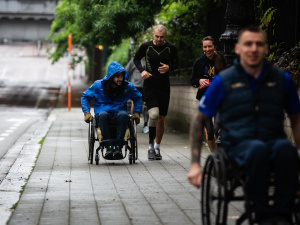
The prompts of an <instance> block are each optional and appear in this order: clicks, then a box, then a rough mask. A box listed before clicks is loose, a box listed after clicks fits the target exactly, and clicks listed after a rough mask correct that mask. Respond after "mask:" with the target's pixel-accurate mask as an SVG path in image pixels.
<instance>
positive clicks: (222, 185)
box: [201, 147, 300, 225]
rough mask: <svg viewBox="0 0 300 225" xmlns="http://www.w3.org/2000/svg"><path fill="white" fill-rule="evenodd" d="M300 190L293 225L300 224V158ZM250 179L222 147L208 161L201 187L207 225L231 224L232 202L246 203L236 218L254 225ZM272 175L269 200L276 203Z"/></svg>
mask: <svg viewBox="0 0 300 225" xmlns="http://www.w3.org/2000/svg"><path fill="white" fill-rule="evenodd" d="M295 179H297V181H298V189H297V193H296V196H295V201H294V206H295V207H294V212H293V223H294V224H295V225H299V224H300V159H299V163H298V174H297V178H296V177H295ZM246 180H247V179H246V178H245V176H244V174H243V171H242V170H241V169H239V168H238V167H237V165H236V163H235V161H234V160H233V159H230V158H229V157H228V156H227V154H226V153H225V152H224V150H223V149H222V148H220V147H218V148H217V149H216V150H215V151H214V152H213V153H212V154H210V155H209V156H208V158H207V159H206V162H205V166H204V169H203V176H202V188H201V216H202V224H203V225H226V224H227V223H228V221H227V219H228V210H229V206H228V205H229V203H230V202H234V201H241V202H244V212H243V213H242V214H241V215H240V216H239V217H237V218H236V221H235V224H236V225H240V224H242V223H244V222H245V221H246V220H248V224H249V225H253V224H254V213H253V212H251V210H250V209H251V202H250V200H249V196H248V195H247V191H246ZM272 181H273V183H274V180H272V174H271V178H270V187H271V188H270V194H269V199H270V201H271V200H272V193H271V191H272Z"/></svg>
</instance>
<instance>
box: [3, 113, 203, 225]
mask: <svg viewBox="0 0 300 225" xmlns="http://www.w3.org/2000/svg"><path fill="white" fill-rule="evenodd" d="M51 116H52V117H56V120H55V121H53V123H52V126H51V128H50V130H49V131H48V133H47V135H46V138H45V140H44V143H43V145H42V150H41V153H40V155H39V157H38V160H37V163H36V166H35V168H34V170H33V172H32V174H31V176H30V179H29V180H28V183H27V185H26V187H25V190H24V192H23V194H22V196H21V198H20V201H19V203H18V206H17V207H16V209H15V211H14V212H13V214H12V216H11V218H10V221H9V222H8V224H9V225H14V224H15V225H20V224H26V225H27V224H57V225H64V224H71V225H75V224H81V225H82V224H89V225H92V224H111V225H115V224H178V225H182V224H185V225H188V224H201V222H200V203H199V202H200V191H199V190H197V189H196V188H194V187H193V186H191V185H190V184H189V182H188V180H187V177H186V174H187V172H188V170H189V164H190V150H189V149H190V148H189V143H188V139H187V135H185V136H184V135H176V134H175V133H173V132H172V131H168V132H166V133H165V135H164V137H163V142H162V145H161V148H162V149H161V151H162V156H163V160H161V161H148V159H147V151H146V149H147V148H148V134H142V133H141V129H142V127H141V125H139V127H138V149H139V159H138V160H137V163H136V164H134V165H130V164H129V161H128V159H127V158H126V159H124V160H119V161H106V160H104V159H103V158H102V157H101V158H100V164H99V165H95V164H89V163H88V160H87V158H88V145H87V134H88V125H87V124H86V123H84V121H83V114H82V112H81V109H80V108H72V109H71V111H68V110H67V109H55V110H53V112H52V114H51ZM96 144H98V143H96ZM206 155H207V153H206V152H205V151H204V154H202V156H203V157H206ZM203 161H204V160H203Z"/></svg>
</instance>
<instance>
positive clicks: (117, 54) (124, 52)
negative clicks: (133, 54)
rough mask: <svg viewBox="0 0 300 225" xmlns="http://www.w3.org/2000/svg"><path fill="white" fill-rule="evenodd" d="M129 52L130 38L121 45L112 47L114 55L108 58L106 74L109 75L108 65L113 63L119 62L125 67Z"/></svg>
mask: <svg viewBox="0 0 300 225" xmlns="http://www.w3.org/2000/svg"><path fill="white" fill-rule="evenodd" d="M128 50H129V38H127V39H124V40H123V41H122V43H121V44H120V45H118V46H114V47H112V54H111V55H110V56H109V57H108V60H107V63H106V66H105V74H107V68H108V65H109V64H110V63H111V62H112V61H117V62H118V63H120V64H121V65H122V66H124V67H125V66H126V64H127V62H128Z"/></svg>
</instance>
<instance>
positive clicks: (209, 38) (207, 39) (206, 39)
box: [202, 36, 216, 46]
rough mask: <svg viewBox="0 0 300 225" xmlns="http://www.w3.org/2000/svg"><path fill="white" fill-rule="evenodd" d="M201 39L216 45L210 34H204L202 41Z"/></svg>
mask: <svg viewBox="0 0 300 225" xmlns="http://www.w3.org/2000/svg"><path fill="white" fill-rule="evenodd" d="M203 41H211V42H212V43H213V45H214V46H216V42H215V39H214V38H213V37H212V36H206V37H204V38H203V39H202V43H203Z"/></svg>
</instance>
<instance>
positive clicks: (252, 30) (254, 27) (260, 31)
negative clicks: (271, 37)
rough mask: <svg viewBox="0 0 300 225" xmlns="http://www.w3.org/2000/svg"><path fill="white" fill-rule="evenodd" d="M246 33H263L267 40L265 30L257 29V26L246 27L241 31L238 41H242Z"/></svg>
mask: <svg viewBox="0 0 300 225" xmlns="http://www.w3.org/2000/svg"><path fill="white" fill-rule="evenodd" d="M246 31H249V32H254V33H262V34H263V35H264V37H265V39H266V38H267V35H266V32H265V31H264V30H263V29H261V28H260V27H257V26H249V27H245V28H243V29H241V30H240V31H239V35H238V41H239V40H240V38H241V36H242V34H243V33H245V32H246Z"/></svg>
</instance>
